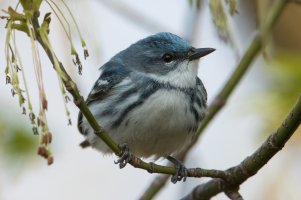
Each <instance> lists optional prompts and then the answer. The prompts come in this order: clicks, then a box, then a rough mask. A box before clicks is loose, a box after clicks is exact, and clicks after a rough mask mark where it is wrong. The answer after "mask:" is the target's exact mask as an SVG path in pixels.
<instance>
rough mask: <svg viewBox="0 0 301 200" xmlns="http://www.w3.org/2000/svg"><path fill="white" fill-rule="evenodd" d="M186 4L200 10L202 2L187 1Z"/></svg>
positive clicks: (200, 0) (196, 0)
mask: <svg viewBox="0 0 301 200" xmlns="http://www.w3.org/2000/svg"><path fill="white" fill-rule="evenodd" d="M188 2H189V4H190V5H191V6H194V5H195V6H196V7H197V8H201V6H202V4H203V0H188Z"/></svg>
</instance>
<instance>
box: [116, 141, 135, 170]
mask: <svg viewBox="0 0 301 200" xmlns="http://www.w3.org/2000/svg"><path fill="white" fill-rule="evenodd" d="M119 148H120V149H121V150H122V153H121V155H120V156H119V158H118V159H117V160H116V161H114V163H115V164H118V165H119V168H120V169H122V168H124V167H125V166H126V164H127V163H128V162H129V161H130V160H131V157H132V153H131V152H130V149H129V147H128V145H127V144H121V145H119Z"/></svg>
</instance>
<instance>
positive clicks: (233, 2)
mask: <svg viewBox="0 0 301 200" xmlns="http://www.w3.org/2000/svg"><path fill="white" fill-rule="evenodd" d="M226 3H227V4H228V6H229V13H230V14H231V15H234V14H238V11H237V0H226Z"/></svg>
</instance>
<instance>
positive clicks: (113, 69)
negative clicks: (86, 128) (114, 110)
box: [77, 61, 130, 134]
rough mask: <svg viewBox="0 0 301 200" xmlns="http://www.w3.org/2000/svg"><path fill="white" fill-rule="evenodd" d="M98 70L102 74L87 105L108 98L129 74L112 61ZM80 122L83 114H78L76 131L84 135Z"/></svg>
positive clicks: (120, 65)
mask: <svg viewBox="0 0 301 200" xmlns="http://www.w3.org/2000/svg"><path fill="white" fill-rule="evenodd" d="M100 69H101V70H102V73H101V75H100V77H99V78H98V79H97V81H96V82H95V84H94V86H93V88H92V90H91V92H90V94H89V95H88V97H87V99H86V103H87V105H90V104H91V103H92V102H96V101H101V100H103V99H104V98H106V97H107V96H110V94H111V90H112V88H113V87H114V86H115V85H117V84H118V83H120V82H121V81H122V80H123V79H124V78H125V77H127V75H128V74H129V73H130V71H129V70H128V69H127V68H125V67H124V66H123V65H122V64H120V63H118V62H114V61H109V62H107V63H106V64H105V65H103V66H102V67H101V68H100ZM82 121H83V114H82V113H81V112H79V114H78V120H77V127H78V130H79V131H80V132H81V133H82V134H84V133H83V127H82Z"/></svg>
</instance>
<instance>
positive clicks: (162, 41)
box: [113, 32, 215, 75]
mask: <svg viewBox="0 0 301 200" xmlns="http://www.w3.org/2000/svg"><path fill="white" fill-rule="evenodd" d="M214 50H215V49H213V48H199V49H197V48H194V47H192V46H191V45H190V44H189V43H188V42H187V41H186V40H184V39H182V38H181V37H179V36H177V35H174V34H172V33H168V32H161V33H157V34H155V35H151V36H149V37H147V38H144V39H142V40H139V41H138V42H136V43H134V44H132V45H131V46H130V47H128V48H127V49H125V50H124V51H121V52H120V53H119V54H117V55H116V56H115V57H114V58H113V60H115V61H121V62H122V63H123V65H124V66H126V67H129V68H132V69H135V70H137V71H140V72H145V73H150V74H157V75H166V74H168V73H169V72H171V71H174V70H176V69H178V67H180V66H182V65H183V64H184V65H185V64H188V63H189V62H190V61H195V60H198V59H199V58H201V57H203V56H205V55H207V54H209V53H211V52H213V51H214Z"/></svg>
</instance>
